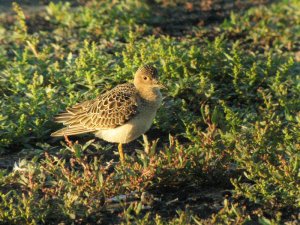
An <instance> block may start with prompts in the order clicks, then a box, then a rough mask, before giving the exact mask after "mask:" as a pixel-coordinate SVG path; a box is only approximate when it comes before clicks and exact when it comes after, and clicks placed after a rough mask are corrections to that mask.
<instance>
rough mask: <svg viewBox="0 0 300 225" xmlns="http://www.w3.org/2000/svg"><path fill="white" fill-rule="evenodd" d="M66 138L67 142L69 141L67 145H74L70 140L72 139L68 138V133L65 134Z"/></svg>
mask: <svg viewBox="0 0 300 225" xmlns="http://www.w3.org/2000/svg"><path fill="white" fill-rule="evenodd" d="M64 138H65V142H66V143H67V145H68V146H69V147H70V148H71V147H72V146H73V143H72V141H70V139H69V138H68V136H67V135H64Z"/></svg>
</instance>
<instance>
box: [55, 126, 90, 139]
mask: <svg viewBox="0 0 300 225" xmlns="http://www.w3.org/2000/svg"><path fill="white" fill-rule="evenodd" d="M94 131H95V130H93V129H86V128H84V127H65V128H62V129H60V130H58V131H55V132H54V133H52V134H51V136H52V137H63V136H65V135H66V136H71V135H76V134H84V133H90V132H94Z"/></svg>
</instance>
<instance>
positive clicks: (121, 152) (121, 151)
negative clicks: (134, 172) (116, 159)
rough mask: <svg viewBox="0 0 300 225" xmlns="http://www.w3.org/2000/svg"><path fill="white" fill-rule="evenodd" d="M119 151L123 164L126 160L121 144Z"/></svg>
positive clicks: (120, 144)
mask: <svg viewBox="0 0 300 225" xmlns="http://www.w3.org/2000/svg"><path fill="white" fill-rule="evenodd" d="M118 150H119V155H120V161H121V163H123V162H124V159H125V158H124V152H123V146H122V143H119V146H118Z"/></svg>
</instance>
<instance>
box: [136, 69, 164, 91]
mask: <svg viewBox="0 0 300 225" xmlns="http://www.w3.org/2000/svg"><path fill="white" fill-rule="evenodd" d="M134 85H135V86H136V87H148V88H158V89H162V88H165V87H164V86H163V85H162V84H160V83H159V81H158V72H157V69H156V68H155V67H154V66H151V65H144V66H141V67H140V68H139V69H138V70H137V71H136V73H135V75H134Z"/></svg>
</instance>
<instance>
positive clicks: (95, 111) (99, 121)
mask: <svg viewBox="0 0 300 225" xmlns="http://www.w3.org/2000/svg"><path fill="white" fill-rule="evenodd" d="M137 105H138V102H137V90H136V88H135V87H134V85H133V84H131V83H126V84H121V85H118V86H117V87H115V88H113V89H112V90H110V91H108V92H106V93H104V94H102V95H100V96H99V97H98V98H97V99H95V100H90V101H85V102H82V103H79V104H77V105H75V106H73V107H71V108H68V109H67V111H66V112H64V113H61V114H59V115H58V116H57V117H56V118H55V121H56V122H58V123H63V124H64V125H66V126H67V127H65V128H63V129H61V130H58V131H56V132H54V133H52V134H51V136H63V135H75V134H80V133H87V132H94V131H97V130H101V129H110V128H115V127H118V126H120V125H123V124H125V123H126V122H127V121H128V120H130V119H131V118H132V117H133V116H135V115H136V114H137Z"/></svg>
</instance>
